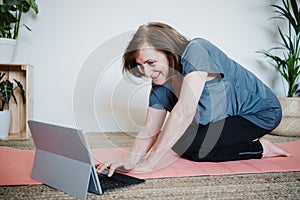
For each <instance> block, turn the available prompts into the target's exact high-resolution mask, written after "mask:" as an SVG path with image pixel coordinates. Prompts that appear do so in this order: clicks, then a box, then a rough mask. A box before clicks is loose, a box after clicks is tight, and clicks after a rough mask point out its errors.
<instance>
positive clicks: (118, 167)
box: [97, 157, 135, 177]
mask: <svg viewBox="0 0 300 200" xmlns="http://www.w3.org/2000/svg"><path fill="white" fill-rule="evenodd" d="M134 167H135V165H134V164H132V162H131V159H130V158H129V157H125V158H122V159H119V160H111V161H106V162H103V163H100V164H99V165H98V166H97V173H102V172H103V171H104V170H108V175H107V176H108V177H111V176H112V175H113V173H114V172H115V171H121V172H129V171H131V170H133V169H134Z"/></svg>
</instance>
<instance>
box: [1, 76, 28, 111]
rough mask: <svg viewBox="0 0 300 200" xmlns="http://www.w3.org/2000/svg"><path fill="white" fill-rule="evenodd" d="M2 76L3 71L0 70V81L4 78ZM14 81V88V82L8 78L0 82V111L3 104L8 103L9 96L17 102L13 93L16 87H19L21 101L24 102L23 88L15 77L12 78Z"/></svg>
mask: <svg viewBox="0 0 300 200" xmlns="http://www.w3.org/2000/svg"><path fill="white" fill-rule="evenodd" d="M4 76H5V73H1V72H0V81H1V80H2V79H3V78H4ZM14 81H15V82H16V84H17V87H15V88H14V84H13V83H12V82H11V81H10V80H8V79H7V80H3V81H1V82H0V95H1V101H2V104H1V107H0V111H2V110H3V108H4V105H5V104H8V103H9V101H10V99H11V97H13V99H14V101H15V103H17V99H16V97H15V94H14V90H15V89H16V88H19V90H20V94H21V96H22V99H23V102H25V100H26V99H25V90H24V88H23V85H22V84H21V82H19V81H17V80H16V79H14Z"/></svg>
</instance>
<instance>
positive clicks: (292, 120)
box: [271, 97, 300, 136]
mask: <svg viewBox="0 0 300 200" xmlns="http://www.w3.org/2000/svg"><path fill="white" fill-rule="evenodd" d="M279 101H280V104H281V106H282V120H281V122H280V124H279V126H278V127H277V128H276V129H274V130H273V131H272V132H271V134H274V135H281V136H300V98H299V97H298V98H297V97H288V98H287V97H285V98H283V97H279Z"/></svg>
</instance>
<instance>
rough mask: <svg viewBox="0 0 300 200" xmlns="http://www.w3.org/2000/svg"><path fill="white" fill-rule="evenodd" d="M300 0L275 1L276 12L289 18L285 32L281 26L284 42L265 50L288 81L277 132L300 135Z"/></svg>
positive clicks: (275, 132)
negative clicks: (278, 3) (276, 2)
mask: <svg viewBox="0 0 300 200" xmlns="http://www.w3.org/2000/svg"><path fill="white" fill-rule="evenodd" d="M298 4H299V0H288V1H286V0H282V5H274V4H273V5H271V6H272V7H273V8H274V9H275V10H274V11H275V13H276V16H275V17H274V18H279V19H282V20H284V21H285V22H287V28H286V29H284V30H287V31H286V32H287V33H285V32H284V31H283V29H282V28H280V27H278V28H277V30H278V34H279V37H280V40H281V42H279V43H278V44H277V45H276V46H275V47H273V48H271V49H270V50H268V51H259V52H260V53H263V54H264V55H265V56H266V57H267V58H268V59H269V60H270V61H271V64H272V66H273V67H274V68H275V69H276V70H277V71H278V72H279V74H280V75H281V77H282V78H283V79H284V80H285V81H286V83H287V94H286V95H285V97H279V100H280V103H281V106H282V110H283V118H282V121H281V123H280V125H279V126H278V127H277V128H276V129H275V130H274V131H272V133H274V134H277V135H289V136H290V135H294V136H299V135H300V98H299V94H300V84H299V82H300V78H299V77H300V34H299V32H300V7H299V5H298Z"/></svg>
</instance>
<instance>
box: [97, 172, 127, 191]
mask: <svg viewBox="0 0 300 200" xmlns="http://www.w3.org/2000/svg"><path fill="white" fill-rule="evenodd" d="M98 176H99V180H100V183H101V186H102V189H103V190H111V189H115V188H119V187H123V186H125V185H127V183H126V182H125V181H123V180H119V179H115V178H113V177H108V176H107V175H105V174H98Z"/></svg>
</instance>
